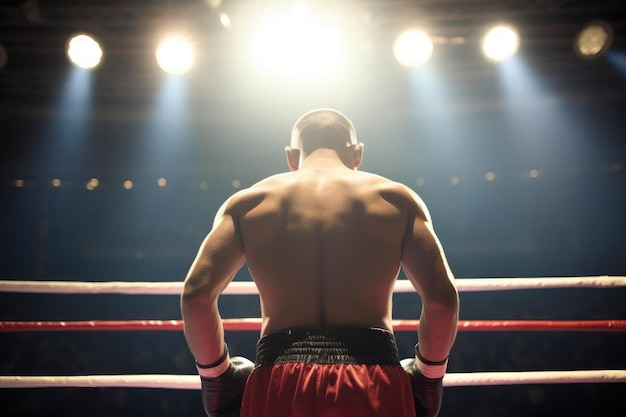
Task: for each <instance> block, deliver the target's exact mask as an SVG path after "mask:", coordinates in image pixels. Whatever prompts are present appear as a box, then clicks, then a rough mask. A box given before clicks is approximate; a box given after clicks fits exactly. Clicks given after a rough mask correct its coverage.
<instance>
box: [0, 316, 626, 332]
mask: <svg viewBox="0 0 626 417" xmlns="http://www.w3.org/2000/svg"><path fill="white" fill-rule="evenodd" d="M222 322H223V323H224V330H228V331H249V330H251V331H259V330H261V323H262V322H261V319H260V318H243V319H223V320H222ZM392 326H393V329H394V330H396V331H412V330H416V329H417V328H418V326H419V320H393V321H392ZM182 329H183V321H182V320H119V321H114V320H88V321H0V333H2V332H25V331H46V332H48V331H85V330H86V331H128V330H177V331H180V330H182ZM458 330H459V331H479V332H480V331H482V332H485V331H488V332H508V331H574V332H589V331H593V332H623V331H625V330H626V320H570V321H557V320H464V321H459V323H458Z"/></svg>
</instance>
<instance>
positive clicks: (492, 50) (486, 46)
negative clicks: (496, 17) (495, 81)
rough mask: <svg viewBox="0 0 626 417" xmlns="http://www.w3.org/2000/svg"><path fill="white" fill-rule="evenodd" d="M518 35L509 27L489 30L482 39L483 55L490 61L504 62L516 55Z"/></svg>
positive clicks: (497, 27) (518, 41)
mask: <svg viewBox="0 0 626 417" xmlns="http://www.w3.org/2000/svg"><path fill="white" fill-rule="evenodd" d="M519 43H520V40H519V35H518V34H517V32H516V31H515V30H514V29H513V28H511V27H509V26H496V27H494V28H493V29H490V30H489V31H488V32H487V34H486V35H485V37H484V39H483V54H484V55H485V57H486V58H487V59H489V60H491V61H496V62H499V61H504V60H506V59H508V58H510V57H512V56H513V55H515V54H516V53H517V50H518V49H519Z"/></svg>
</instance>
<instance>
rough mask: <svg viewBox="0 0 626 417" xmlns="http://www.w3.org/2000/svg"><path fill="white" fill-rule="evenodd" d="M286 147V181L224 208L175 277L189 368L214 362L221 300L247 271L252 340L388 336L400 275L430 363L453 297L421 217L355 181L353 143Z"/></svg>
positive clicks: (410, 202) (444, 342) (412, 203)
mask: <svg viewBox="0 0 626 417" xmlns="http://www.w3.org/2000/svg"><path fill="white" fill-rule="evenodd" d="M298 139H299V138H298V137H297V131H296V140H292V147H288V148H287V149H286V156H287V164H288V166H289V168H290V172H288V173H284V174H279V175H275V176H272V177H269V178H267V179H265V180H263V181H261V182H259V183H257V184H255V185H254V186H252V187H250V188H249V189H246V190H242V191H240V192H238V193H236V194H235V195H233V196H232V197H231V198H229V199H228V200H227V201H226V202H225V203H224V204H223V205H222V207H221V208H220V210H219V211H218V213H217V215H216V218H215V222H214V225H213V229H212V230H211V232H210V233H209V234H208V236H207V237H206V238H205V240H204V242H203V243H202V245H201V247H200V250H199V252H198V255H197V257H196V259H195V261H194V263H193V264H192V266H191V268H190V270H189V273H188V275H187V277H186V279H185V283H184V287H183V293H182V297H181V308H182V314H183V319H184V323H185V336H186V338H187V342H188V345H189V348H190V350H191V352H192V354H193V355H194V357H195V359H196V360H197V361H198V363H202V364H209V363H213V362H215V361H216V360H217V359H218V358H219V357H220V356H221V354H222V353H223V346H224V330H223V326H222V321H221V318H220V315H219V311H218V307H217V300H218V297H219V294H220V293H221V292H222V290H223V289H224V288H225V287H226V286H227V285H228V283H229V282H230V281H231V280H232V278H233V277H234V275H235V274H236V273H237V271H238V270H239V269H240V268H241V267H242V266H243V265H244V262H245V263H247V267H248V269H249V271H250V273H251V275H252V277H253V280H254V282H255V283H256V285H257V287H258V290H259V294H260V300H261V313H262V320H263V324H262V329H261V336H263V335H266V334H270V333H273V332H276V331H279V330H284V329H290V328H302V327H307V328H320V327H346V326H359V327H363V326H365V327H378V328H383V329H387V330H389V331H391V330H392V325H391V319H392V317H391V311H392V293H393V285H394V282H395V280H396V278H397V277H398V273H399V271H400V268H401V267H402V268H404V271H405V273H406V275H407V277H408V278H409V280H410V281H411V283H412V284H413V286H414V287H415V289H416V291H417V292H418V293H419V295H420V296H421V298H422V305H423V308H422V312H421V316H420V326H419V330H418V340H419V342H420V352H421V354H422V355H423V356H424V357H425V358H427V359H429V360H431V361H439V360H442V359H444V358H446V357H447V356H448V353H449V351H450V348H451V347H452V344H453V342H454V339H455V337H456V329H457V327H456V324H457V320H458V311H459V310H458V308H459V307H458V292H457V290H456V287H455V284H454V276H453V274H452V272H451V271H450V268H449V266H448V263H447V261H446V258H445V256H444V252H443V250H442V248H441V245H440V243H439V240H438V239H437V236H436V235H435V232H434V231H433V228H432V223H431V218H430V215H429V213H428V210H427V208H426V206H425V204H424V203H423V202H422V200H421V199H420V198H419V197H418V196H417V194H415V193H414V192H413V191H412V190H411V189H409V188H408V187H406V186H404V185H402V184H399V183H396V182H393V181H390V180H388V179H385V178H383V177H381V176H378V175H374V174H370V173H365V172H361V171H358V170H357V169H358V167H359V166H360V164H361V159H362V155H363V145H362V144H357V143H356V140H355V139H354V138H346V141H347V145H346V144H343V145H338V146H336V147H334V148H329V147H322V148H317V149H313V150H312V151H310V153H305V152H304V151H302V146H300V145H301V143H300V141H299V140H298Z"/></svg>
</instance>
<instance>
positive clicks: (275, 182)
mask: <svg viewBox="0 0 626 417" xmlns="http://www.w3.org/2000/svg"><path fill="white" fill-rule="evenodd" d="M290 180H291V177H290V174H289V173H283V174H276V175H272V176H271V177H267V178H265V179H263V180H261V181H259V182H257V183H255V184H253V185H251V186H250V187H248V188H244V189H242V190H240V191H237V192H236V193H235V194H233V195H231V196H230V197H229V198H228V199H227V200H226V201H225V202H224V204H222V207H221V208H220V212H222V213H227V214H228V213H234V212H238V211H240V210H242V209H245V208H246V207H249V206H250V205H251V204H252V205H254V204H256V203H257V202H259V201H260V200H262V199H264V198H265V197H267V195H268V194H270V193H271V192H273V191H274V190H276V189H277V188H279V187H281V186H284V185H285V184H286V183H287V182H289V181H290Z"/></svg>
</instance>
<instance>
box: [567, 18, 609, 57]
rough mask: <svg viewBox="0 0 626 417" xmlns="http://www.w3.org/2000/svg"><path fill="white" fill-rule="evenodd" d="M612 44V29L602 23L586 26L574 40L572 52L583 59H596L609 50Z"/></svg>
mask: <svg viewBox="0 0 626 417" xmlns="http://www.w3.org/2000/svg"><path fill="white" fill-rule="evenodd" d="M612 42H613V28H612V27H611V25H609V24H608V23H606V22H604V21H600V20H596V21H593V22H589V23H588V24H586V25H585V26H584V27H583V28H582V29H581V30H580V31H579V32H578V33H577V34H576V38H575V40H574V51H576V53H577V54H578V56H579V57H581V58H583V59H596V58H599V57H601V56H602V55H604V54H605V53H606V51H608V50H609V48H610V47H611V43H612Z"/></svg>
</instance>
